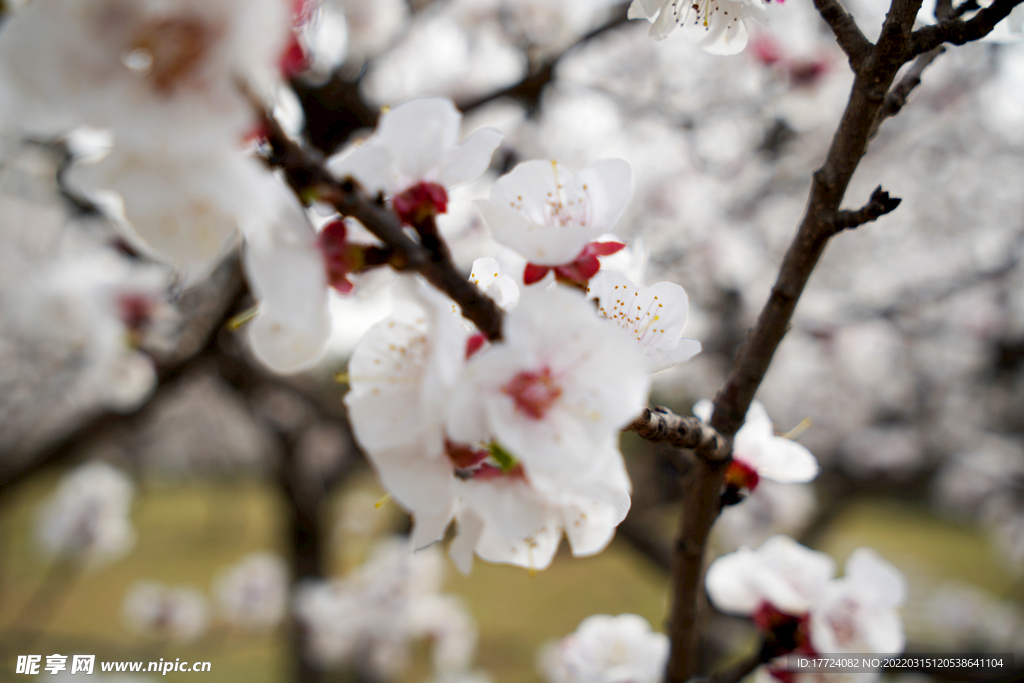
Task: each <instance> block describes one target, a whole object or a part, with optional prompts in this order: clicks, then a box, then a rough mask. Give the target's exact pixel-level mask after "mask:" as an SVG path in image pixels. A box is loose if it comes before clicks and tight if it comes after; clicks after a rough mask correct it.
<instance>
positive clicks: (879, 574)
mask: <svg viewBox="0 0 1024 683" xmlns="http://www.w3.org/2000/svg"><path fill="white" fill-rule="evenodd" d="M846 577H847V578H848V579H849V580H850V581H852V582H853V583H855V584H856V585H857V586H858V587H859V589H860V590H861V592H862V595H863V598H864V600H865V602H868V603H871V604H874V605H878V606H885V607H898V606H900V605H902V604H904V603H905V602H906V601H907V578H906V577H905V576H904V575H903V572H901V571H900V570H899V569H897V568H896V567H894V566H893V565H892V563H891V562H888V561H887V560H885V559H883V558H882V556H881V555H879V554H878V553H877V552H875V551H874V550H872V549H871V548H858V549H856V550H854V551H853V553H851V554H850V558H849V559H848V560H846Z"/></svg>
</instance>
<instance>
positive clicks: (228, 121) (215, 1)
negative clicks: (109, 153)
mask: <svg viewBox="0 0 1024 683" xmlns="http://www.w3.org/2000/svg"><path fill="white" fill-rule="evenodd" d="M289 27H290V22H289V20H288V3H287V2H286V1H285V0H255V1H253V0H181V1H180V2H174V3H167V2H163V1H161V0H96V1H93V2H79V1H78V0H40V1H39V2H32V3H29V4H28V5H27V6H26V7H24V8H23V9H22V10H21V11H19V12H16V13H15V14H14V16H13V17H12V18H10V19H9V20H8V21H7V22H6V23H5V25H4V30H3V33H2V34H0V65H2V66H0V91H4V92H5V94H4V97H2V98H0V103H2V104H0V110H2V111H3V112H4V113H5V114H6V116H8V117H10V120H13V121H14V122H16V123H17V124H19V125H20V127H22V128H23V129H26V130H28V131H30V132H33V133H36V134H43V135H55V134H59V133H61V132H66V131H67V130H70V129H71V128H73V127H76V126H78V125H81V124H89V125H93V126H100V127H110V128H113V129H114V130H115V131H116V132H117V135H118V138H119V140H124V141H128V142H130V143H133V144H148V145H152V144H155V143H157V142H158V141H159V142H163V143H165V144H166V141H168V140H171V139H173V141H174V144H175V145H178V146H187V147H189V148H191V149H193V150H202V149H204V148H205V147H206V146H208V145H209V144H211V143H214V144H217V143H220V142H222V141H224V140H229V139H230V140H241V137H242V136H243V135H244V134H245V132H246V131H247V129H248V128H250V127H251V125H252V121H253V114H252V108H251V106H250V104H249V103H248V101H247V100H246V97H245V95H244V94H243V93H242V92H241V91H240V89H239V88H238V87H237V84H236V79H238V78H239V77H240V76H241V77H243V78H247V77H248V78H251V79H254V80H255V81H256V82H258V83H268V82H271V81H272V79H273V78H274V77H275V75H276V71H277V62H278V58H279V56H280V53H281V51H282V49H283V48H284V47H285V44H286V40H287V37H288V31H289Z"/></svg>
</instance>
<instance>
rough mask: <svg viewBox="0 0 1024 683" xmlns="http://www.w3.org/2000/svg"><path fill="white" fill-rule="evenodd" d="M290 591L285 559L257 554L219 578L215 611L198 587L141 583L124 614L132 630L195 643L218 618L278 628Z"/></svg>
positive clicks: (244, 626)
mask: <svg viewBox="0 0 1024 683" xmlns="http://www.w3.org/2000/svg"><path fill="white" fill-rule="evenodd" d="M289 590H290V586H289V576H288V568H287V566H286V565H285V562H284V560H283V559H281V558H280V557H277V556H275V555H271V554H269V553H253V554H251V555H247V556H246V557H243V558H242V559H241V560H239V561H238V563H236V564H235V565H233V566H231V567H228V568H226V569H224V570H223V571H222V572H221V573H220V575H219V576H218V577H217V578H216V579H215V580H214V582H213V586H212V592H213V596H214V599H215V609H214V607H211V605H210V601H209V600H208V598H207V596H206V594H204V593H203V592H202V591H200V590H198V589H197V588H193V587H190V586H168V585H165V584H163V583H160V582H158V581H138V582H137V583H135V584H133V585H132V586H131V587H130V588H129V589H128V591H127V593H126V594H125V597H124V602H123V604H122V614H123V616H124V620H125V623H126V625H127V626H128V627H129V628H130V629H131V630H132V631H134V632H135V633H138V634H139V635H142V636H144V637H146V638H151V639H155V640H159V641H162V642H170V643H190V642H195V641H196V640H198V639H199V638H200V637H202V636H203V634H205V633H206V632H207V630H208V629H209V627H210V623H211V621H212V619H213V618H214V616H216V617H218V618H219V619H220V620H222V622H223V623H224V624H226V625H228V626H230V627H233V628H238V629H241V630H244V631H246V632H249V633H261V632H266V631H268V630H271V629H273V628H276V627H277V626H278V625H279V624H280V623H281V622H282V621H283V620H284V618H285V616H286V615H287V614H288V603H289Z"/></svg>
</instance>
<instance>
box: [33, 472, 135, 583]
mask: <svg viewBox="0 0 1024 683" xmlns="http://www.w3.org/2000/svg"><path fill="white" fill-rule="evenodd" d="M134 496H135V485H134V484H133V483H132V480H131V479H130V478H129V477H128V476H127V475H126V474H125V473H124V472H122V471H121V470H119V469H117V468H115V467H113V466H111V465H108V464H106V463H104V462H98V461H97V462H91V463H88V464H85V465H82V466H80V467H78V468H76V469H74V470H72V471H71V472H69V473H68V474H67V475H65V476H64V478H63V479H62V480H61V482H60V484H59V485H58V487H57V490H56V491H55V492H54V493H53V495H52V496H51V497H50V498H49V499H47V500H46V502H45V503H44V504H43V507H42V509H41V510H40V514H39V521H38V527H37V534H36V535H37V538H38V540H39V544H40V545H41V546H42V548H43V550H45V551H46V552H47V553H48V554H50V555H53V556H55V557H58V558H62V559H77V560H82V561H85V562H87V563H89V564H94V565H95V564H101V563H105V562H110V561H113V560H117V559H120V558H121V557H123V556H124V555H125V554H127V553H128V551H130V550H131V549H132V547H133V546H134V545H135V530H134V529H133V528H132V523H131V519H130V518H129V515H130V513H131V505H132V499H133V498H134Z"/></svg>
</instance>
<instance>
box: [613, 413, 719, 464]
mask: <svg viewBox="0 0 1024 683" xmlns="http://www.w3.org/2000/svg"><path fill="white" fill-rule="evenodd" d="M624 431H627V432H635V433H637V434H639V435H640V436H642V437H643V438H645V439H647V440H648V441H653V442H655V443H657V442H660V441H664V442H665V443H668V444H670V445H672V446H675V447H676V448H686V449H689V450H691V451H693V452H694V453H696V454H697V455H698V456H700V457H701V458H704V459H705V460H710V461H712V462H719V461H724V460H728V459H729V456H730V454H731V452H732V444H730V443H729V440H728V439H724V438H722V436H721V435H720V434H719V433H718V432H716V431H715V430H714V429H712V428H711V427H710V426H709V425H706V424H704V423H703V422H701V421H700V420H699V419H698V418H696V417H682V416H680V415H676V414H675V413H673V412H672V411H671V410H669V409H668V408H666V407H665V406H655V407H654V408H644V412H643V414H642V415H640V416H639V417H638V418H636V419H635V420H633V422H631V423H630V425H629V426H628V427H626V429H625V430H624Z"/></svg>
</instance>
